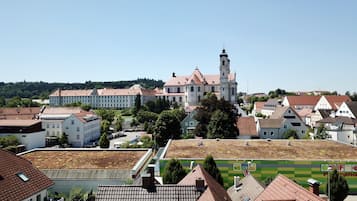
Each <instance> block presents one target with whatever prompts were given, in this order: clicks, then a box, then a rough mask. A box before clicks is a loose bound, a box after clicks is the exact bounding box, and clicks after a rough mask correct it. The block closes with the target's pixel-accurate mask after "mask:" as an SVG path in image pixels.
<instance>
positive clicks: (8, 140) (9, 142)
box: [0, 135, 20, 148]
mask: <svg viewBox="0 0 357 201" xmlns="http://www.w3.org/2000/svg"><path fill="white" fill-rule="evenodd" d="M19 144H20V142H19V140H18V139H17V138H16V137H15V136H13V135H8V136H3V137H0V147H4V148H6V147H9V146H17V145H19Z"/></svg>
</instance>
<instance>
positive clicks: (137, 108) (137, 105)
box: [133, 94, 141, 115]
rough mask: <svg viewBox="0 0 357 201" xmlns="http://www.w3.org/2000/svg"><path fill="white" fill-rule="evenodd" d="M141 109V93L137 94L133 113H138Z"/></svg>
mask: <svg viewBox="0 0 357 201" xmlns="http://www.w3.org/2000/svg"><path fill="white" fill-rule="evenodd" d="M140 109H141V95H140V94H137V95H136V97H135V105H134V108H133V114H134V115H136V114H137V113H138V112H139V111H140Z"/></svg>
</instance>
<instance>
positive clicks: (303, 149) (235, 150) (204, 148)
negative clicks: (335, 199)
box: [164, 139, 357, 161]
mask: <svg viewBox="0 0 357 201" xmlns="http://www.w3.org/2000/svg"><path fill="white" fill-rule="evenodd" d="M167 146H168V147H167V151H166V153H165V156H164V158H179V159H186V158H187V159H192V158H194V159H201V158H205V157H206V156H207V155H208V154H211V155H212V156H213V157H214V158H215V159H233V160H236V159H254V160H259V159H262V160H338V161H340V160H352V161H357V147H353V146H351V145H346V144H341V143H338V142H334V141H328V140H235V139H234V140H233V139H232V140H229V139H218V140H216V139H204V140H202V139H190V140H172V141H170V142H169V144H168V145H167Z"/></svg>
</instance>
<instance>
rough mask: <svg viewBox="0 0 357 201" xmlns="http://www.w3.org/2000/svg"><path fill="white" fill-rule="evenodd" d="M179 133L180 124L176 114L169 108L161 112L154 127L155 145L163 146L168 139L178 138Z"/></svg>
mask: <svg viewBox="0 0 357 201" xmlns="http://www.w3.org/2000/svg"><path fill="white" fill-rule="evenodd" d="M180 135H181V125H180V121H179V120H178V118H177V117H176V115H175V114H174V113H172V112H171V111H169V110H166V111H163V112H161V114H160V115H159V118H158V119H157V121H156V123H155V128H154V137H155V143H156V145H158V146H160V147H162V146H165V145H166V143H167V142H168V141H169V139H179V138H180ZM155 148H157V147H155Z"/></svg>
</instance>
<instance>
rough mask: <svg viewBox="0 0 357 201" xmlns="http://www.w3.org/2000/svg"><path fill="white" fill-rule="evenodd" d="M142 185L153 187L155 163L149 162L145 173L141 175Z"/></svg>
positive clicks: (148, 187) (146, 187) (147, 187)
mask: <svg viewBox="0 0 357 201" xmlns="http://www.w3.org/2000/svg"><path fill="white" fill-rule="evenodd" d="M141 178H142V187H143V188H145V189H152V188H154V187H155V165H153V164H149V165H148V167H147V170H146V174H144V175H142V176H141Z"/></svg>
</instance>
